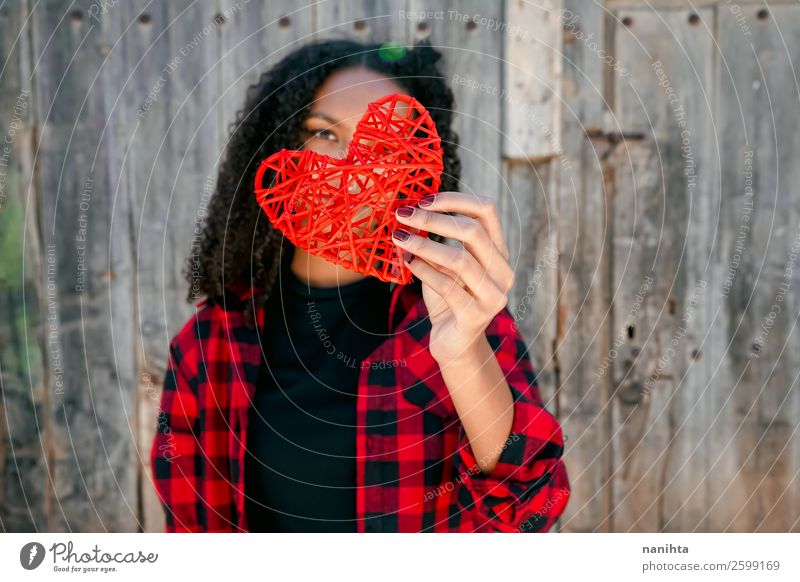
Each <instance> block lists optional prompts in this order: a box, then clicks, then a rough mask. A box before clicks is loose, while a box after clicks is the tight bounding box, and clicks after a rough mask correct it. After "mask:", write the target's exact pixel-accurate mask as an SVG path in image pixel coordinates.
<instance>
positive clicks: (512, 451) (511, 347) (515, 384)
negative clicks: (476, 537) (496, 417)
mask: <svg viewBox="0 0 800 582" xmlns="http://www.w3.org/2000/svg"><path fill="white" fill-rule="evenodd" d="M486 336H487V339H488V340H489V343H490V345H491V346H492V349H493V350H494V352H495V355H496V357H497V360H498V362H499V364H500V367H501V368H502V370H503V373H504V374H505V377H506V381H507V382H508V384H509V386H510V388H511V392H512V395H513V397H514V420H513V423H512V426H511V434H510V435H509V438H508V440H507V441H506V442H505V445H504V448H503V450H502V452H501V454H500V457H499V459H498V462H497V466H496V467H495V469H494V471H493V472H492V473H491V475H488V476H487V475H484V474H483V472H481V471H480V469H479V468H478V464H477V461H476V459H475V456H474V454H473V452H472V449H471V447H470V444H469V439H468V438H467V435H466V432H465V431H464V428H463V426H462V427H461V428H460V434H459V445H458V450H457V452H456V455H455V463H454V464H455V470H456V471H457V474H458V475H459V479H457V481H458V483H459V485H458V488H459V490H458V491H456V492H455V493H456V495H455V499H456V503H457V504H458V505H459V506H460V509H461V510H463V511H467V512H471V513H473V515H475V517H476V519H475V521H476V523H477V526H476V528H477V529H478V531H501V532H513V531H519V532H533V531H547V530H548V529H550V528H551V527H552V526H553V524H554V523H555V521H556V520H557V519H558V516H559V515H561V513H562V512H563V511H564V508H565V507H566V505H567V501H568V499H569V493H570V489H569V481H568V479H567V473H566V469H565V467H564V463H563V461H562V460H561V457H562V453H563V447H564V440H563V435H562V432H561V426H560V425H559V423H558V421H557V420H556V419H555V417H553V416H552V415H551V414H550V413H549V412H547V410H545V408H544V405H543V404H542V399H541V395H540V393H539V388H538V386H537V383H536V375H535V373H534V370H533V365H532V364H531V360H530V357H529V355H528V351H527V347H526V345H525V341H524V340H523V338H522V336H521V335H520V333H519V330H518V329H517V326H516V323H515V322H514V320H513V318H512V316H511V314H510V313H509V312H508V309H507V308H503V310H502V311H500V312H499V313H498V314H497V316H495V318H494V319H493V320H492V322H491V323H490V325H489V326H488V327H487V330H486Z"/></svg>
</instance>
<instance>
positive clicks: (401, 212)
mask: <svg viewBox="0 0 800 582" xmlns="http://www.w3.org/2000/svg"><path fill="white" fill-rule="evenodd" d="M412 214H414V209H413V208H411V207H410V206H401V207H400V208H398V209H397V216H402V217H403V218H408V217H409V216H411V215H412Z"/></svg>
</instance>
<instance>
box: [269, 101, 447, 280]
mask: <svg viewBox="0 0 800 582" xmlns="http://www.w3.org/2000/svg"><path fill="white" fill-rule="evenodd" d="M398 104H405V105H407V106H408V107H407V109H406V110H405V111H403V110H402V109H397V105H398ZM442 167H443V166H442V147H441V140H440V139H439V135H438V134H437V133H436V126H435V125H434V123H433V119H431V116H430V114H429V113H428V111H427V110H426V109H425V108H424V107H423V106H422V105H421V104H420V103H419V102H418V101H417V100H416V99H414V98H413V97H409V96H407V95H400V94H392V95H387V96H386V97H382V98H381V99H378V100H377V101H373V102H372V103H370V104H369V106H368V107H367V112H366V113H365V114H364V116H363V117H362V118H361V120H360V121H359V123H358V126H357V127H356V132H355V134H354V135H353V139H352V141H351V142H350V144H349V146H348V153H347V157H345V158H344V159H336V158H332V157H330V156H326V155H322V154H318V153H316V152H313V151H311V150H302V151H291V150H285V149H284V150H281V151H279V152H277V153H276V154H273V155H271V156H270V157H269V158H267V159H266V160H264V161H263V162H261V166H260V167H259V169H258V172H257V173H256V190H255V192H256V197H257V200H258V203H259V205H260V206H261V208H262V209H263V210H264V212H266V214H267V216H268V217H269V219H270V221H271V222H272V224H273V225H274V226H275V228H277V229H279V230H280V231H281V232H282V233H283V234H284V235H285V236H286V237H287V238H288V239H289V240H290V241H292V243H293V244H294V245H295V246H298V247H301V248H303V249H305V250H306V251H308V252H309V253H310V254H312V255H316V256H320V257H323V258H325V259H326V260H328V261H331V262H333V263H336V264H338V265H342V266H343V267H346V268H348V269H350V270H353V271H356V272H359V273H363V274H365V275H372V276H374V277H378V278H379V279H381V280H383V281H395V282H398V283H402V284H405V283H408V282H409V281H410V280H411V272H410V271H409V270H408V268H407V267H406V266H405V265H404V263H403V261H402V255H401V254H400V250H399V249H398V248H397V246H396V245H395V244H394V243H393V242H392V238H391V236H392V231H393V230H394V229H395V228H397V226H398V223H397V220H396V219H395V214H394V213H395V210H396V209H397V208H398V207H399V206H405V205H412V204H414V203H416V202H417V200H419V199H420V198H422V197H423V196H426V195H428V194H433V193H435V192H438V190H439V186H440V184H441V181H440V178H441V173H442ZM267 172H271V173H270V176H271V177H273V178H271V180H272V182H271V184H270V185H269V186H265V184H264V179H265V175H266V174H267ZM404 228H406V229H408V227H406V226H404ZM412 231H413V229H412ZM417 234H420V235H422V236H425V235H427V232H426V231H417Z"/></svg>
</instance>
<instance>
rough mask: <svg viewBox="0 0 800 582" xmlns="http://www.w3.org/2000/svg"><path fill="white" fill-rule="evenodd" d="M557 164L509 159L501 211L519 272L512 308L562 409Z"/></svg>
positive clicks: (547, 391) (545, 385)
mask: <svg viewBox="0 0 800 582" xmlns="http://www.w3.org/2000/svg"><path fill="white" fill-rule="evenodd" d="M552 174H553V170H552V163H551V162H542V163H540V164H538V165H534V164H532V163H530V162H528V161H524V162H513V161H511V162H507V163H506V167H505V183H506V188H507V190H506V191H505V192H504V193H503V194H502V195H501V196H500V204H499V205H498V211H499V213H500V221H501V223H502V225H503V232H504V233H505V237H506V243H507V244H508V249H509V253H510V255H511V258H510V260H509V262H510V263H511V265H512V266H513V268H514V272H515V274H516V283H515V285H514V289H513V290H512V292H511V294H510V296H509V302H508V309H509V311H510V312H511V314H512V315H513V317H514V320H515V321H516V322H517V325H518V326H519V330H520V333H521V334H522V336H523V337H524V338H525V340H526V343H527V346H528V350H529V352H530V355H531V359H532V361H533V364H534V368H535V370H536V374H537V379H538V383H539V387H540V391H541V393H542V398H543V399H544V401H545V404H546V406H547V408H548V410H550V411H551V412H553V413H555V412H556V409H557V401H556V391H555V387H556V384H557V370H556V368H555V364H556V362H555V359H554V358H553V346H554V345H555V344H554V341H555V334H556V318H557V311H556V290H557V289H556V288H557V282H558V272H557V266H558V246H557V239H556V234H557V233H556V229H555V228H554V226H555V224H554V221H553V215H552V208H553V206H554V204H553V200H552V199H551V198H552V191H553V188H552V181H553V180H552Z"/></svg>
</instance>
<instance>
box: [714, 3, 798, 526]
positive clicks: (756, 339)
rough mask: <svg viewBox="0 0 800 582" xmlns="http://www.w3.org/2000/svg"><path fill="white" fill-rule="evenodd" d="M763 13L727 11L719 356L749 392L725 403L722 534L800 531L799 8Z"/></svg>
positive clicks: (722, 42) (717, 517) (721, 18)
mask: <svg viewBox="0 0 800 582" xmlns="http://www.w3.org/2000/svg"><path fill="white" fill-rule="evenodd" d="M761 9H762V6H743V7H742V8H741V14H733V13H732V12H730V11H728V10H725V9H723V7H722V6H720V8H719V9H718V27H719V32H718V41H719V50H720V66H719V75H718V82H719V99H720V102H719V122H718V131H719V141H720V143H721V144H724V149H723V151H722V160H723V165H722V176H721V178H722V188H721V192H722V205H721V206H722V207H721V215H722V225H723V228H722V229H721V236H720V237H719V245H718V249H719V254H718V257H719V261H718V265H719V271H720V277H721V278H722V279H723V282H724V286H723V289H724V295H725V301H724V303H723V304H722V305H721V308H722V312H721V315H722V316H723V317H724V319H725V321H726V328H727V330H726V333H725V335H724V338H722V339H723V340H724V344H723V345H722V346H721V354H720V356H721V365H722V366H723V367H724V368H725V369H727V370H728V375H729V376H731V377H732V378H733V379H734V380H737V381H738V382H735V383H734V385H733V387H732V389H729V390H728V391H727V394H726V395H725V399H723V398H720V399H719V401H718V402H717V403H716V404H715V408H718V409H719V410H720V411H721V416H720V419H719V421H718V422H717V423H716V424H715V432H716V433H717V434H718V435H719V436H718V437H717V438H718V439H719V443H720V444H722V443H725V444H726V445H727V448H726V449H725V450H724V451H719V453H717V451H715V453H717V454H714V455H712V457H714V458H715V460H716V458H717V457H719V462H718V466H721V467H724V469H725V470H726V471H727V473H728V474H727V475H726V478H725V479H724V480H723V479H710V480H709V484H708V488H709V495H710V498H711V501H712V503H713V505H712V506H711V507H710V508H709V513H710V522H711V527H713V529H715V530H734V531H790V530H793V531H800V519H799V518H800V487H798V485H800V483H799V482H798V480H799V479H800V478H799V477H798V475H799V474H800V400H799V399H798V390H797V388H798V373H799V372H800V334H798V333H797V331H798V329H797V326H798V320H797V318H798V315H797V314H798V293H797V290H798V288H800V276H799V275H800V269H799V268H798V264H799V263H800V256H798V251H800V210H799V209H800V193H798V190H797V187H796V184H797V181H798V179H800V175H799V174H800V169H798V165H797V163H796V161H795V159H794V158H795V156H796V151H795V149H796V147H795V146H796V136H797V133H798V131H800V123H799V122H798V102H797V91H798V89H797V86H796V82H797V81H796V78H795V75H794V68H793V64H794V63H796V62H797V59H798V58H800V42H799V40H798V39H800V19H799V17H800V8H798V7H797V6H772V7H771V16H770V17H769V18H767V19H759V11H760V10H761ZM747 25H749V26H748V27H747V28H743V26H747ZM793 257H794V258H793Z"/></svg>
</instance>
